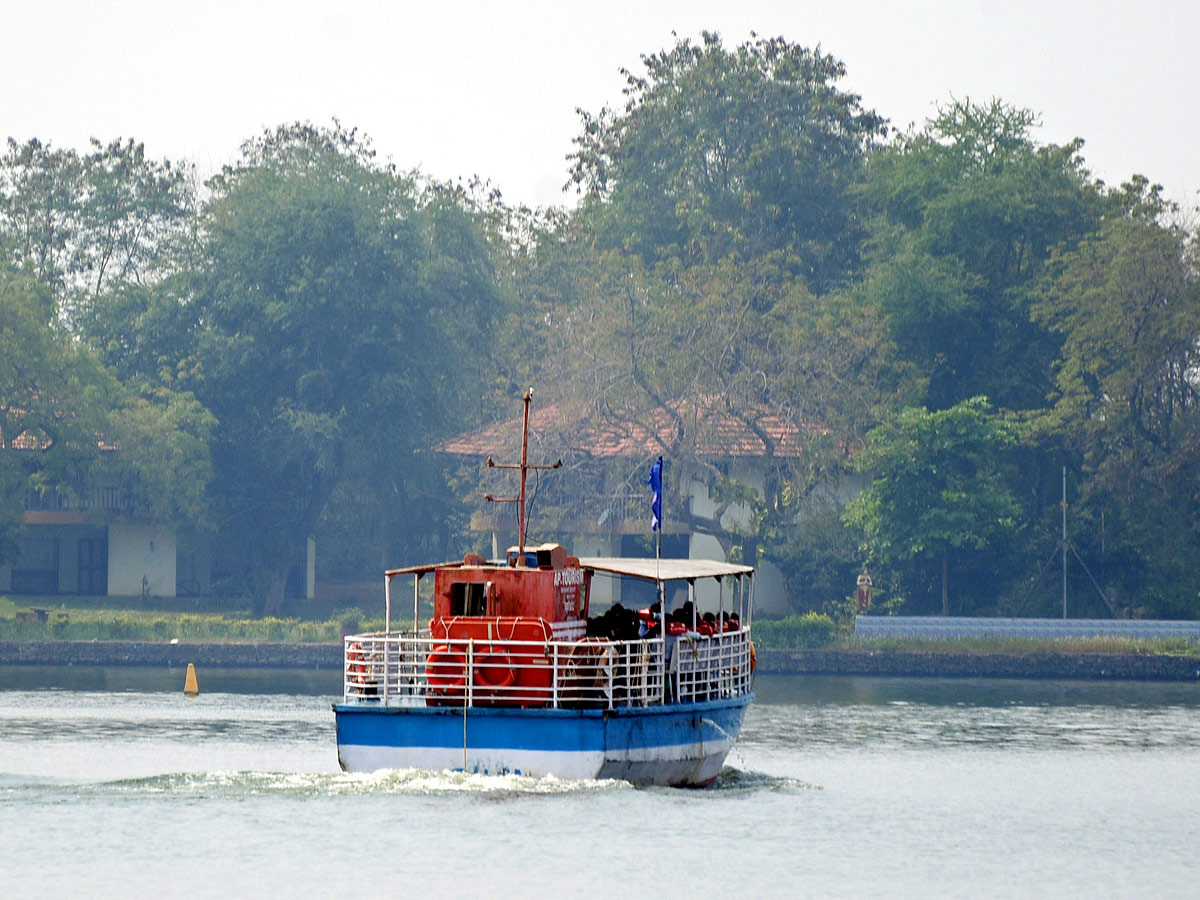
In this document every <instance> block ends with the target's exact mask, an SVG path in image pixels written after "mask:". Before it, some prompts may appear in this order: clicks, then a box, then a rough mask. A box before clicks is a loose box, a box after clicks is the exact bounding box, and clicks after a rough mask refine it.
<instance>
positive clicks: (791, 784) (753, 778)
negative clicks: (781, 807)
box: [712, 766, 821, 791]
mask: <svg viewBox="0 0 1200 900" xmlns="http://www.w3.org/2000/svg"><path fill="white" fill-rule="evenodd" d="M712 790H714V791H819V790H821V786H820V785H816V784H809V783H808V782H806V781H801V780H800V779H798V778H785V777H781V776H778V775H767V774H766V773H764V772H750V771H744V770H742V769H735V768H733V767H732V766H726V767H725V768H724V769H722V770H721V774H720V775H718V776H717V781H716V783H715V784H714V785H713V786H712Z"/></svg>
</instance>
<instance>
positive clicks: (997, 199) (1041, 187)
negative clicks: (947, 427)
mask: <svg viewBox="0 0 1200 900" xmlns="http://www.w3.org/2000/svg"><path fill="white" fill-rule="evenodd" d="M1036 124H1037V119H1036V116H1035V115H1034V114H1033V113H1032V112H1030V111H1029V110H1025V109H1020V108H1016V107H1012V106H1009V105H1008V104H1005V103H1003V102H1001V101H999V100H993V101H991V102H990V103H987V104H976V103H972V102H970V101H967V100H964V101H953V102H951V103H950V104H948V105H947V106H946V107H944V108H943V109H941V110H940V111H939V113H938V115H937V116H936V117H935V118H934V119H933V120H932V121H931V122H929V123H928V124H927V125H926V127H925V128H924V129H922V130H920V131H917V132H914V133H911V134H908V135H904V136H903V137H902V138H901V139H899V140H898V141H896V142H894V143H892V144H891V145H889V146H887V147H884V148H881V149H879V150H878V151H877V152H875V153H873V154H872V155H871V158H870V166H869V176H868V178H867V180H866V183H865V186H864V188H863V197H864V201H865V202H866V204H867V206H868V208H869V209H872V210H874V212H875V215H874V218H873V219H872V229H873V232H874V241H873V244H872V246H873V253H872V261H871V266H870V269H869V273H868V276H867V287H868V290H867V296H868V298H869V299H870V300H871V301H872V302H874V303H876V304H878V306H879V308H880V309H881V311H882V314H883V316H884V317H885V320H886V321H887V323H888V325H889V329H890V332H891V335H892V337H893V339H894V340H895V342H896V344H897V346H898V348H899V351H900V353H901V355H902V356H903V357H904V358H905V359H907V360H910V361H911V362H913V363H914V364H915V365H916V366H917V367H918V369H919V370H920V371H921V372H922V373H923V374H925V375H926V377H927V378H928V393H927V395H926V401H925V402H926V404H927V405H929V406H930V407H932V408H936V409H944V408H947V407H949V406H952V405H954V404H955V403H957V402H959V401H961V400H963V399H966V398H968V397H971V396H974V395H977V394H985V395H987V396H989V397H990V398H992V400H993V401H994V402H996V403H997V404H999V405H1000V406H1001V407H1005V408H1009V409H1036V408H1038V407H1040V406H1041V404H1042V402H1043V399H1044V398H1045V396H1046V394H1047V392H1048V391H1049V389H1050V387H1051V385H1052V380H1053V370H1052V365H1053V360H1054V358H1055V356H1056V354H1057V351H1058V339H1057V337H1056V336H1055V335H1053V334H1051V333H1050V332H1049V331H1048V330H1047V329H1045V328H1044V327H1041V326H1040V325H1038V324H1037V323H1035V322H1034V321H1032V319H1031V317H1030V305H1031V303H1032V299H1031V296H1030V290H1031V286H1032V285H1033V284H1035V283H1036V280H1037V278H1038V276H1039V274H1040V273H1041V271H1042V268H1043V266H1044V264H1045V261H1046V259H1047V258H1048V257H1049V255H1050V253H1051V251H1052V250H1053V249H1054V248H1055V247H1057V246H1059V245H1060V244H1063V243H1070V242H1073V241H1076V240H1078V239H1079V238H1080V237H1082V236H1083V235H1085V234H1087V233H1088V232H1090V231H1091V230H1092V229H1093V228H1095V227H1096V225H1097V224H1098V223H1099V221H1100V216H1101V214H1102V213H1103V211H1104V201H1103V197H1102V194H1101V192H1100V190H1099V188H1098V186H1097V185H1096V184H1094V183H1093V182H1092V181H1091V180H1090V178H1089V176H1088V173H1087V170H1086V169H1085V168H1084V165H1083V159H1082V156H1081V154H1080V151H1081V149H1082V145H1083V142H1082V141H1081V140H1075V141H1072V142H1070V143H1068V144H1065V145H1062V146H1055V145H1045V146H1039V145H1037V144H1035V143H1034V141H1033V139H1032V136H1031V132H1032V129H1033V127H1034V126H1035V125H1036Z"/></svg>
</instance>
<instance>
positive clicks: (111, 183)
mask: <svg viewBox="0 0 1200 900" xmlns="http://www.w3.org/2000/svg"><path fill="white" fill-rule="evenodd" d="M191 178H192V172H191V169H190V167H188V166H177V165H173V164H172V163H171V162H170V161H169V160H161V161H160V160H153V159H149V158H147V156H146V153H145V148H144V147H143V145H142V144H139V143H136V142H135V141H133V140H121V139H117V140H114V141H111V142H110V143H108V144H102V143H101V142H100V141H97V140H95V139H93V140H92V142H91V151H90V152H89V153H87V154H85V155H83V156H80V155H79V154H77V153H76V152H75V151H74V150H61V149H54V148H52V147H51V146H50V145H49V144H43V143H42V142H41V141H38V140H36V139H35V140H30V141H28V142H26V143H24V144H18V143H17V142H16V141H14V140H13V139H11V138H10V139H9V141H8V150H7V152H6V153H5V154H4V156H3V157H0V250H3V252H4V254H5V255H6V256H7V257H8V258H9V260H10V261H11V262H12V264H14V265H16V266H17V267H18V268H20V269H21V270H22V271H24V272H26V273H28V274H30V275H32V276H33V277H34V278H36V279H37V280H38V281H40V282H41V283H42V284H44V285H46V286H47V287H48V288H50V290H51V291H52V292H53V293H54V296H55V299H56V302H57V304H58V312H59V313H60V314H61V315H64V316H65V317H66V318H68V319H69V320H74V319H77V318H79V317H81V316H82V317H86V316H88V315H89V313H90V309H91V305H92V304H93V303H94V302H95V300H96V299H97V298H98V297H100V296H102V295H103V294H105V293H106V292H107V291H110V290H113V289H116V288H119V287H122V286H127V285H146V284H148V283H150V282H152V281H153V280H155V279H156V278H157V277H159V275H160V272H159V262H160V260H161V258H162V257H163V255H164V254H165V252H166V250H167V248H168V245H169V244H170V243H171V241H172V240H173V239H174V238H176V237H177V236H179V235H181V234H182V233H183V230H184V228H185V226H186V224H187V222H188V220H189V218H190V216H191V215H192V213H193V212H194V191H193V185H192V180H191Z"/></svg>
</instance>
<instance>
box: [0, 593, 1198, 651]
mask: <svg viewBox="0 0 1200 900" xmlns="http://www.w3.org/2000/svg"><path fill="white" fill-rule="evenodd" d="M108 602H109V603H110V604H111V602H112V601H111V600H109V601H108ZM35 610H40V612H35ZM410 626H411V623H409V622H400V621H397V622H395V623H394V627H398V628H402V627H410ZM382 629H383V619H382V618H378V619H373V618H368V617H367V616H366V615H365V614H364V613H363V612H362V611H361V610H359V609H354V608H351V609H344V610H341V611H339V612H338V613H336V614H335V615H333V616H331V617H330V618H328V619H325V620H320V621H318V620H314V619H302V618H255V617H253V616H250V615H248V614H246V613H243V612H235V613H228V612H188V611H180V610H178V609H152V608H138V609H124V608H123V609H112V608H106V607H105V606H103V605H101V603H100V602H98V601H97V600H92V601H90V602H86V603H84V604H80V605H75V604H74V603H73V604H72V605H71V606H64V605H61V604H60V605H57V606H55V607H52V608H51V607H38V606H37V604H36V603H34V604H32V605H31V606H29V607H26V606H18V605H17V604H15V603H14V602H13V601H12V600H10V599H8V598H5V597H0V640H7V641H54V640H62V641H93V640H95V641H155V642H163V641H171V640H179V641H183V642H212V643H228V642H233V643H239V642H245V643H266V642H271V643H281V642H282V643H296V644H307V643H334V642H336V641H339V640H340V639H341V637H342V635H344V634H347V633H352V632H359V631H380V630H382ZM754 642H755V644H756V645H757V646H758V647H760V648H762V649H769V650H817V649H829V650H842V651H846V652H862V653H868V652H872V651H886V652H888V653H939V652H943V653H958V654H964V653H965V654H972V655H977V656H985V655H989V654H1008V655H1014V654H1015V655H1052V654H1124V655H1135V656H1136V655H1147V656H1185V657H1194V658H1200V645H1197V644H1193V643H1191V642H1189V641H1187V640H1185V639H1182V638H1170V639H1161V640H1131V639H1128V638H1087V639H1067V640H1033V639H1023V638H963V639H958V640H953V641H947V640H916V639H909V638H904V639H893V638H889V639H873V640H871V641H866V642H864V641H856V640H854V639H853V637H852V636H851V635H848V634H847V633H846V632H845V631H844V629H843V628H841V627H839V625H838V624H837V623H836V622H835V621H834V620H833V619H832V618H830V617H829V616H826V615H820V614H817V613H808V614H806V615H802V616H788V617H786V618H783V619H766V618H759V619H756V620H755V621H754Z"/></svg>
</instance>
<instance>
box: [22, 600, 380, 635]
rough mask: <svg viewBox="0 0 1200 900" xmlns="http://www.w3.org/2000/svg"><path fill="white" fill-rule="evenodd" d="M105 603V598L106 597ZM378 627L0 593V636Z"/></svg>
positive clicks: (359, 617) (331, 631)
mask: <svg viewBox="0 0 1200 900" xmlns="http://www.w3.org/2000/svg"><path fill="white" fill-rule="evenodd" d="M109 602H110V603H111V601H109ZM382 628H383V620H382V619H379V620H373V619H368V618H366V617H365V616H364V615H363V614H362V612H361V611H360V610H356V609H350V610H343V611H341V612H339V613H338V614H336V615H334V616H333V617H331V618H329V619H327V620H324V621H315V620H310V619H300V618H271V617H268V618H255V617H252V616H249V615H246V614H244V613H232V614H230V613H217V612H182V611H178V610H170V609H167V610H163V609H111V608H104V607H101V606H93V605H91V604H88V605H80V606H77V605H74V604H72V605H71V606H66V605H56V606H54V607H53V608H48V607H38V606H37V605H36V604H33V605H32V606H30V607H23V606H17V605H16V604H15V603H13V601H12V600H10V599H8V598H5V597H0V640H9V641H51V640H62V641H92V640H96V641H170V640H180V641H217V642H227V641H233V642H242V641H244V642H248V643H261V642H267V641H270V642H287V643H297V644H306V643H329V642H333V641H338V640H340V639H341V635H342V634H344V633H347V632H351V631H374V630H381V629H382Z"/></svg>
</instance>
